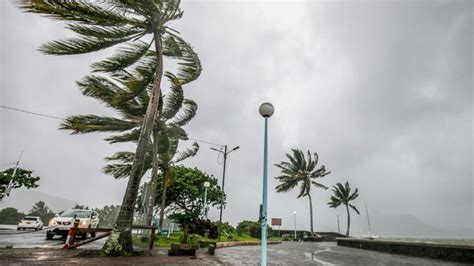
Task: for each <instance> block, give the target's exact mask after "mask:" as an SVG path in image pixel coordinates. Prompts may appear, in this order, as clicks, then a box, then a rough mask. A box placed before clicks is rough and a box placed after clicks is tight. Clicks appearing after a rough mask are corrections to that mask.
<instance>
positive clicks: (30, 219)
mask: <svg viewBox="0 0 474 266" xmlns="http://www.w3.org/2000/svg"><path fill="white" fill-rule="evenodd" d="M23 221H36V217H25V218H23Z"/></svg>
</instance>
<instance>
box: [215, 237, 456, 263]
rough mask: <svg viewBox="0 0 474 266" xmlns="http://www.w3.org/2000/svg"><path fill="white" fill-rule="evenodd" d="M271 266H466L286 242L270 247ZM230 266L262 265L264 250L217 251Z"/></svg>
mask: <svg viewBox="0 0 474 266" xmlns="http://www.w3.org/2000/svg"><path fill="white" fill-rule="evenodd" d="M267 248H268V251H267V253H268V257H267V263H268V264H269V265H463V264H456V263H451V262H446V261H439V260H432V259H425V258H418V257H410V256H403V255H396V254H388V253H382V252H375V251H369V250H362V249H355V248H348V247H339V246H337V244H336V243H335V242H312V243H311V242H283V243H282V244H280V245H269V246H268V247H267ZM216 256H217V258H218V259H219V260H220V261H221V262H222V263H224V264H227V265H257V264H260V246H240V247H231V248H224V249H218V250H216Z"/></svg>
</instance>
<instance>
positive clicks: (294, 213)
mask: <svg viewBox="0 0 474 266" xmlns="http://www.w3.org/2000/svg"><path fill="white" fill-rule="evenodd" d="M293 215H294V217H295V222H294V225H295V241H296V211H294V212H293Z"/></svg>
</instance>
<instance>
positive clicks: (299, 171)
mask: <svg viewBox="0 0 474 266" xmlns="http://www.w3.org/2000/svg"><path fill="white" fill-rule="evenodd" d="M292 152H293V155H291V154H288V153H287V154H286V157H287V158H288V160H289V162H281V163H280V164H275V166H277V167H278V168H280V169H281V174H282V175H281V176H277V177H275V179H277V180H279V181H280V184H279V185H278V186H277V187H276V190H277V192H287V191H289V190H291V189H293V188H295V187H296V186H297V185H300V193H299V194H298V198H301V197H303V196H307V197H308V199H309V211H310V224H311V234H312V235H314V230H313V202H312V200H311V194H310V192H311V187H312V186H315V187H318V188H322V189H328V187H326V186H325V185H323V184H320V183H318V182H316V179H318V178H321V177H324V176H326V175H328V174H330V173H331V172H330V171H329V172H327V171H326V167H325V166H324V165H322V166H321V167H319V168H318V169H316V165H317V164H318V158H319V157H318V154H317V153H314V159H313V158H312V156H311V152H310V151H308V153H307V158H305V156H304V153H303V152H302V151H301V150H298V149H292Z"/></svg>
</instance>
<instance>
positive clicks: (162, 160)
mask: <svg viewBox="0 0 474 266" xmlns="http://www.w3.org/2000/svg"><path fill="white" fill-rule="evenodd" d="M157 135H159V137H158V141H157V142H155V143H154V145H153V151H151V152H149V153H148V156H147V157H146V164H145V171H147V170H149V169H152V179H151V181H150V186H149V187H150V193H148V194H147V199H144V200H145V202H147V205H148V208H147V213H146V223H147V224H151V221H152V215H153V209H154V207H155V205H156V193H157V188H158V186H159V185H158V184H157V179H158V170H160V171H161V173H162V174H163V177H164V178H163V183H162V184H161V186H162V190H161V191H162V193H161V202H160V219H159V226H160V228H162V226H163V219H164V210H165V208H166V193H167V188H168V186H169V183H170V180H169V177H170V176H169V169H170V167H171V166H173V165H174V164H176V163H179V162H181V161H183V160H186V159H187V158H189V157H192V156H194V155H196V154H197V152H198V150H199V145H198V144H197V143H196V142H194V143H193V145H192V146H191V148H188V149H185V150H183V151H181V152H178V144H179V140H180V138H179V135H177V134H176V133H175V132H174V128H170V127H165V128H164V129H162V130H160V131H159V132H158V134H157ZM156 154H158V156H155V155H156ZM134 156H135V154H134V153H132V152H117V153H115V154H114V155H113V156H111V157H108V158H106V159H107V160H108V161H115V162H116V163H113V164H108V165H106V166H105V167H104V172H105V173H107V174H111V175H113V176H114V177H115V178H123V177H126V176H128V174H129V171H130V170H131V165H132V162H133V159H134Z"/></svg>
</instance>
